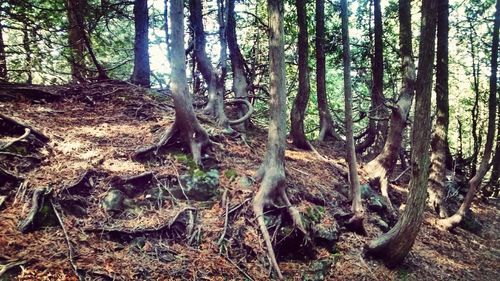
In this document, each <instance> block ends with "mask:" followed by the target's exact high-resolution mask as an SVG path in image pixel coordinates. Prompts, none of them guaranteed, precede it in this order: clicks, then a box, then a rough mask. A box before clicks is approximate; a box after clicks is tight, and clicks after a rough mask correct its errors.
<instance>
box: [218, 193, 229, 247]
mask: <svg viewBox="0 0 500 281" xmlns="http://www.w3.org/2000/svg"><path fill="white" fill-rule="evenodd" d="M228 220H229V201H228V202H226V216H225V219H224V230H223V231H222V234H221V236H220V238H219V241H217V245H219V246H220V245H221V244H222V241H224V237H225V236H226V232H227V224H228Z"/></svg>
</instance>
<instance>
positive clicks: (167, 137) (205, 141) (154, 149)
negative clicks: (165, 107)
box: [132, 121, 214, 166]
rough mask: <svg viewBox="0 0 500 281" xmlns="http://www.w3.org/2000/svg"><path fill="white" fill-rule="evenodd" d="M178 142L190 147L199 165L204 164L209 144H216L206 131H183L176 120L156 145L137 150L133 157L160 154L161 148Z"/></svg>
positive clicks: (140, 157) (141, 157)
mask: <svg viewBox="0 0 500 281" xmlns="http://www.w3.org/2000/svg"><path fill="white" fill-rule="evenodd" d="M193 131H194V130H193ZM176 142H180V143H183V144H184V145H186V146H187V147H188V148H189V150H190V152H191V154H192V156H193V160H194V162H195V163H196V164H198V165H199V166H201V165H202V161H201V155H202V152H203V151H205V149H207V148H208V147H209V146H211V145H213V144H214V143H213V142H212V141H210V139H209V138H208V135H207V134H206V133H205V132H203V133H201V132H200V133H199V132H192V133H190V132H185V131H181V130H180V128H179V125H177V121H176V122H174V124H172V126H171V127H170V128H168V129H167V130H166V131H165V133H163V135H162V136H161V137H160V140H159V141H158V142H157V143H156V144H155V145H152V146H148V147H145V148H140V149H138V150H136V151H135V153H134V155H133V156H132V157H133V158H134V159H136V160H139V159H143V158H145V156H147V155H150V154H154V155H156V154H158V151H159V150H160V149H162V148H165V147H168V146H170V145H174V144H175V143H176Z"/></svg>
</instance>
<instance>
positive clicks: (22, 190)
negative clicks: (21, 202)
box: [12, 180, 28, 206]
mask: <svg viewBox="0 0 500 281" xmlns="http://www.w3.org/2000/svg"><path fill="white" fill-rule="evenodd" d="M27 185H28V180H25V181H23V182H22V183H21V184H19V187H18V188H17V191H16V195H15V196H14V202H13V203H12V206H14V205H16V203H17V199H18V198H23V197H24V191H25V190H26V186H27ZM20 192H22V193H23V195H21V196H22V197H20V196H19V194H20Z"/></svg>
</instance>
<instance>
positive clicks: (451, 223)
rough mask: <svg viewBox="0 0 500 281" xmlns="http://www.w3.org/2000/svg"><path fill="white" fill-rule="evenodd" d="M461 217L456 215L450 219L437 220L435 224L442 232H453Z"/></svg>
mask: <svg viewBox="0 0 500 281" xmlns="http://www.w3.org/2000/svg"><path fill="white" fill-rule="evenodd" d="M463 217H464V216H463V215H461V214H459V213H456V214H454V215H453V216H451V217H448V218H445V219H440V220H437V222H436V224H437V226H438V227H439V228H441V229H443V230H453V229H454V228H455V227H457V226H458V225H459V224H460V222H462V219H463Z"/></svg>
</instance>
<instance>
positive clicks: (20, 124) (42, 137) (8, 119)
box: [0, 113, 50, 143]
mask: <svg viewBox="0 0 500 281" xmlns="http://www.w3.org/2000/svg"><path fill="white" fill-rule="evenodd" d="M0 119H2V120H4V121H5V122H7V123H9V124H10V125H11V126H12V127H16V126H17V127H22V128H25V129H29V130H30V133H31V134H33V135H34V136H35V137H37V138H38V139H39V140H40V141H42V142H44V143H47V142H48V141H49V140H50V139H49V137H47V136H46V135H44V134H43V133H41V132H40V131H38V130H36V129H34V128H33V127H31V126H29V125H26V124H24V123H23V122H21V121H18V120H16V119H14V118H12V117H9V116H6V115H4V114H2V113H0Z"/></svg>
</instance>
